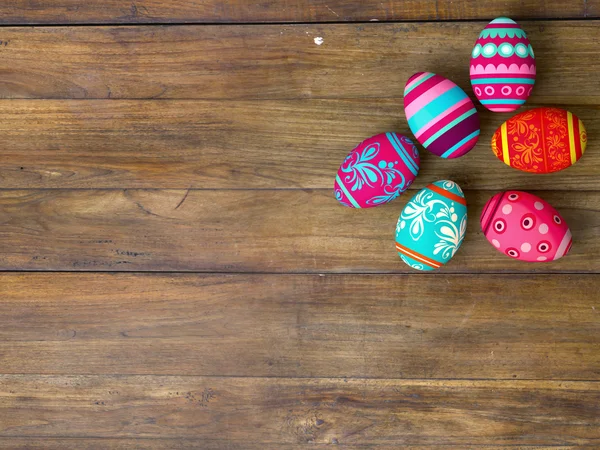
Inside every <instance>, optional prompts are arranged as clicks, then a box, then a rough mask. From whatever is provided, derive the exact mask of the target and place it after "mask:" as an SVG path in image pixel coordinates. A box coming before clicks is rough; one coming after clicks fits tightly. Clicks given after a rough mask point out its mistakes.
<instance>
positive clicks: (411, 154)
mask: <svg viewBox="0 0 600 450" xmlns="http://www.w3.org/2000/svg"><path fill="white" fill-rule="evenodd" d="M420 164H421V160H420V158H419V150H418V149H417V147H416V146H415V144H413V142H412V141H411V140H410V139H408V138H407V137H405V136H402V135H401V134H398V133H384V134H378V135H377V136H373V137H372V138H369V139H367V140H366V141H363V142H362V143H360V144H359V145H358V146H357V147H356V148H355V149H354V150H352V151H351V152H350V154H349V155H348V156H346V159H345V160H344V162H343V163H342V165H341V166H340V168H339V170H338V172H337V175H336V177H335V185H334V192H335V198H336V199H337V200H338V201H339V202H340V203H341V204H342V205H344V206H348V207H350V208H371V207H373V206H378V205H381V204H383V203H387V202H389V201H392V200H394V199H395V198H396V197H398V196H399V195H400V194H401V193H402V192H404V191H405V190H406V189H408V187H409V186H410V185H411V184H412V182H413V181H414V180H415V177H416V176H417V174H418V173H419V168H420Z"/></svg>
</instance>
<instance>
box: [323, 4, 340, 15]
mask: <svg viewBox="0 0 600 450" xmlns="http://www.w3.org/2000/svg"><path fill="white" fill-rule="evenodd" d="M325 8H327V9H328V10H329V11H331V12H332V13H333V14H335V15H336V17H340V15H339V14H338V13H336V12H335V11H334V10H333V9H331V8H330V7H329V6H328V5H325Z"/></svg>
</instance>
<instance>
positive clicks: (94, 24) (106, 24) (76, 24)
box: [0, 13, 600, 28]
mask: <svg viewBox="0 0 600 450" xmlns="http://www.w3.org/2000/svg"><path fill="white" fill-rule="evenodd" d="M599 18H600V16H589V15H587V13H586V15H585V16H583V17H536V18H521V17H519V16H515V17H514V20H517V21H520V22H566V21H579V22H585V21H588V22H589V21H593V20H597V19H599ZM492 19H494V17H492V16H490V17H488V18H485V19H481V18H478V19H439V20H438V19H415V20H356V21H355V20H332V21H315V22H306V21H300V22H294V21H291V22H290V21H273V22H269V21H265V22H214V21H210V22H200V21H198V22H182V21H173V22H169V21H166V22H165V21H163V22H161V21H156V22H150V21H148V22H90V23H85V22H73V23H52V22H19V23H0V28H24V27H47V28H51V27H53V28H65V27H163V26H198V27H203V26H256V27H260V26H268V25H288V26H289V25H298V26H306V25H353V24H356V25H364V24H371V25H372V24H377V23H381V24H403V23H410V24H419V23H478V22H479V23H488V22H489V21H490V20H492Z"/></svg>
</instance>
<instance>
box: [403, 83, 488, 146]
mask: <svg viewBox="0 0 600 450" xmlns="http://www.w3.org/2000/svg"><path fill="white" fill-rule="evenodd" d="M404 112H405V114H406V119H407V120H408V126H409V127H410V129H411V131H412V132H413V134H414V135H415V137H416V138H417V140H418V141H419V142H420V143H421V144H422V145H423V147H425V148H426V149H427V150H429V151H430V152H431V153H434V154H435V155H438V156H441V157H442V158H458V157H459V156H463V155H464V154H466V153H467V152H468V151H470V150H471V149H472V148H473V147H475V144H476V143H477V139H479V131H480V130H479V115H478V114H477V110H476V109H475V105H473V102H472V101H471V99H470V98H469V97H468V96H467V94H465V92H464V91H463V90H462V89H461V88H459V87H458V86H457V85H456V84H454V83H453V82H452V81H450V80H448V79H446V78H444V77H442V76H440V75H436V74H434V73H429V72H419V73H415V74H414V75H413V76H412V77H410V78H409V79H408V81H407V82H406V87H405V88H404Z"/></svg>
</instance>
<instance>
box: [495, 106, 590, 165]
mask: <svg viewBox="0 0 600 450" xmlns="http://www.w3.org/2000/svg"><path fill="white" fill-rule="evenodd" d="M586 144H587V134H586V131H585V127H584V126H583V122H581V120H579V118H578V117H577V116H576V115H575V114H572V113H570V112H568V111H565V110H563V109H558V108H546V107H544V108H535V109H532V110H529V111H524V112H522V113H519V114H517V115H516V116H513V117H511V118H510V119H508V120H507V121H506V122H504V123H503V124H502V126H500V128H498V129H497V130H496V132H495V133H494V136H493V137H492V150H493V151H494V154H495V155H496V156H497V157H498V159H499V160H500V161H504V163H505V164H507V165H509V166H510V167H514V168H515V169H519V170H522V171H524V172H532V173H551V172H558V171H559V170H563V169H566V168H567V167H569V166H571V165H572V164H575V163H576V162H577V161H578V160H579V158H581V156H582V155H583V153H584V152H585V146H586Z"/></svg>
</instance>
